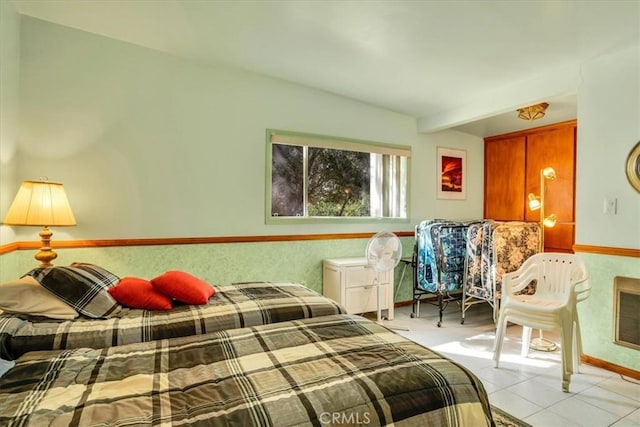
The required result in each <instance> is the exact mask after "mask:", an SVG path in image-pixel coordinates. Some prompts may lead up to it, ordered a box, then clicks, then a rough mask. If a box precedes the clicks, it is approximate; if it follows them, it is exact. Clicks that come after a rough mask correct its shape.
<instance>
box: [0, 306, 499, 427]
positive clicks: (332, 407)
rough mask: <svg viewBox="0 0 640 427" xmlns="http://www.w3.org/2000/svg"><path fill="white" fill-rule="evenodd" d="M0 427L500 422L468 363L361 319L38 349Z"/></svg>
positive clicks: (7, 380) (12, 390) (27, 359)
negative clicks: (89, 346) (464, 364)
mask: <svg viewBox="0 0 640 427" xmlns="http://www.w3.org/2000/svg"><path fill="white" fill-rule="evenodd" d="M0 402H2V405H0V425H8V426H12V425H16V426H19V425H26V424H34V425H50V424H55V425H74V426H76V425H80V426H90V425H101V426H106V425H154V426H155V425H189V426H198V425H202V426H217V425H221V426H222V425H225V426H226V425H234V426H275V427H283V426H307V425H315V426H322V425H336V424H339V425H354V424H361V425H372V426H375V425H390V424H393V425H395V426H404V425H413V426H474V427H475V426H483V425H493V420H492V416H491V411H490V409H489V403H488V398H487V395H486V393H485V390H484V388H483V386H482V384H481V383H480V381H479V380H478V379H477V378H476V377H475V376H474V375H473V374H472V373H470V372H469V371H467V370H466V369H465V368H463V367H461V366H459V365H457V364H456V363H454V362H452V361H450V360H448V359H445V358H443V357H442V356H440V355H438V354H437V353H434V352H433V351H431V350H429V349H427V348H425V347H422V346H420V345H418V344H416V343H414V342H412V341H409V340H408V339H406V338H404V337H402V336H400V335H398V334H396V333H394V332H392V331H389V330H388V329H386V328H385V327H383V326H380V325H379V324H377V323H374V322H372V321H369V320H367V319H365V318H362V317H359V316H351V315H335V316H326V317H317V318H313V319H305V320H296V321H291V322H284V323H280V324H271V325H263V326H257V327H253V328H244V329H234V330H228V331H220V332H217V333H214V334H207V335H201V336H192V337H182V338H173V339H169V340H160V341H155V342H148V343H141V344H133V345H126V346H119V347H110V348H106V349H101V350H92V349H75V350H62V351H49V352H34V353H29V354H27V355H25V356H23V357H21V358H20V359H19V360H18V361H17V362H16V365H15V366H14V367H13V368H12V369H11V370H9V371H8V372H7V373H6V374H5V375H4V376H3V377H2V378H0Z"/></svg>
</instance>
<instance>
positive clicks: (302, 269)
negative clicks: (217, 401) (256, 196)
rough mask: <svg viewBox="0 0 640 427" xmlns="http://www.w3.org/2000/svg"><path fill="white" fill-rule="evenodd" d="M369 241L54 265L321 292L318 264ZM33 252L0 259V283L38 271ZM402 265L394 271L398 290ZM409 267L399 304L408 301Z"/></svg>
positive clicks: (407, 246) (113, 253) (103, 256)
mask: <svg viewBox="0 0 640 427" xmlns="http://www.w3.org/2000/svg"><path fill="white" fill-rule="evenodd" d="M401 240H402V245H403V255H404V256H407V257H410V256H411V254H412V251H413V242H414V239H413V237H403V238H402V239H401ZM367 242H368V239H340V240H306V241H293V242H271V243H221V244H194V245H171V246H127V247H106V248H79V249H58V250H57V251H56V252H57V253H58V258H57V259H56V260H55V264H56V265H68V264H71V263H72V262H91V263H95V264H98V265H101V266H103V267H105V268H107V269H108V270H109V271H112V272H113V273H115V274H117V275H119V276H120V277H125V276H134V277H142V278H146V279H152V278H153V277H156V276H158V275H160V274H162V273H163V272H165V271H167V270H183V271H188V272H190V273H192V274H194V275H196V276H198V277H201V278H202V279H204V280H206V281H208V282H209V283H212V284H214V285H227V284H230V283H233V282H247V281H273V282H297V283H303V284H305V285H307V286H308V287H309V288H311V289H314V290H316V291H318V292H320V293H321V292H322V260H323V259H326V258H338V257H354V256H364V253H365V248H366V246H367ZM33 255H34V252H33V251H26V250H24V251H16V252H12V253H10V254H7V255H4V256H2V257H0V281H2V282H4V281H8V280H11V279H13V278H15V277H19V276H21V275H22V274H24V273H26V272H28V271H29V270H31V269H32V268H35V267H37V261H36V260H35V259H33ZM401 266H402V264H400V265H399V267H398V268H396V280H395V282H394V283H395V284H396V286H399V280H400V275H401V273H402V268H401ZM411 288H412V283H411V269H410V268H408V269H407V272H406V274H405V279H404V281H403V284H402V286H401V289H400V292H399V293H398V299H397V300H398V301H409V300H411Z"/></svg>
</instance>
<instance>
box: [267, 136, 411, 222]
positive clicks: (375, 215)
mask: <svg viewBox="0 0 640 427" xmlns="http://www.w3.org/2000/svg"><path fill="white" fill-rule="evenodd" d="M273 142H276V143H278V144H290V145H296V146H302V147H304V151H305V156H304V157H305V158H306V151H307V147H317V148H332V149H338V150H352V151H358V152H368V153H371V154H373V155H374V157H375V160H374V159H373V158H372V162H371V177H372V178H371V191H370V207H371V213H372V214H371V216H361V217H356V216H344V217H343V216H308V215H307V194H306V193H307V192H306V191H305V192H304V195H303V199H304V200H303V203H304V215H303V216H272V215H271V197H272V194H271V191H272V182H271V179H272V172H273V170H272V166H273V164H272V153H273V151H272V143H273ZM380 154H382V155H391V156H392V157H391V158H390V157H389V156H385V157H383V156H380ZM383 158H384V159H387V161H386V164H385V165H383V164H382V163H383V162H384V161H383ZM390 159H395V161H390ZM410 160H411V147H409V146H404V145H393V144H384V143H379V142H371V141H363V140H356V139H348V138H340V137H333V136H324V135H314V134H308V133H300V132H292V131H285V130H276V129H267V132H266V179H265V182H266V186H265V187H266V192H265V202H266V203H265V220H266V223H267V224H291V223H314V222H318V223H322V222H336V223H337V222H339V223H345V222H372V221H376V222H379V221H383V222H390V223H408V222H409V197H408V195H409V194H410V192H409V176H410ZM374 162H376V163H378V165H377V166H376V165H374ZM378 171H379V173H378ZM383 174H386V175H387V176H391V175H395V179H399V180H404V188H403V189H402V188H401V189H400V190H399V191H398V190H396V189H395V188H386V189H382V188H381V187H382V186H383V182H388V180H384V179H383V176H382V175H383ZM307 178H308V171H307V165H306V160H305V164H304V178H303V179H304V180H305V181H306V180H307ZM304 185H305V187H306V183H305V184H304ZM383 191H386V192H387V196H386V199H387V200H389V199H393V200H395V203H394V204H393V205H390V206H387V207H385V206H384V202H383V199H384V198H383V197H381V194H382V192H383ZM385 214H386V215H390V214H391V215H397V216H384V215H385Z"/></svg>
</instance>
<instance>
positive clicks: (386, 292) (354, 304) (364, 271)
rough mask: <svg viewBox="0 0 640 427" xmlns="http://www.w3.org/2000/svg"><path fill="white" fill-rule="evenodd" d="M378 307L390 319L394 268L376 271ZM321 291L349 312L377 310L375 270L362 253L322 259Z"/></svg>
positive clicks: (391, 315)
mask: <svg viewBox="0 0 640 427" xmlns="http://www.w3.org/2000/svg"><path fill="white" fill-rule="evenodd" d="M377 280H378V283H379V286H380V310H387V316H386V317H387V319H389V320H392V319H393V270H392V271H385V272H380V273H377ZM322 293H323V295H324V296H326V297H327V298H331V299H332V300H334V301H335V302H337V303H338V304H340V305H342V306H343V307H344V308H345V309H346V310H347V313H349V314H360V313H367V312H372V311H375V312H377V311H378V303H377V301H378V300H377V289H376V271H375V270H374V269H373V267H371V266H370V265H368V264H367V259H366V258H364V257H354V258H334V259H325V260H324V262H323V268H322Z"/></svg>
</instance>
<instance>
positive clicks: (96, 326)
mask: <svg viewBox="0 0 640 427" xmlns="http://www.w3.org/2000/svg"><path fill="white" fill-rule="evenodd" d="M214 288H215V290H216V293H215V295H214V296H212V297H211V298H210V299H209V300H208V302H207V303H206V304H204V305H177V306H175V307H173V308H172V309H171V310H169V311H155V310H139V309H126V308H122V309H121V311H120V312H119V313H118V315H117V316H115V317H111V318H108V319H93V318H88V317H84V316H81V317H77V318H75V319H72V320H54V319H49V318H44V317H34V316H25V315H21V314H1V315H0V358H2V359H5V360H14V359H16V358H18V357H19V356H21V355H22V354H24V353H26V352H29V351H36V350H58V349H72V348H80V347H90V348H103V347H111V346H118V345H123V344H130V343H137V342H146V341H152V340H157V339H163V338H172V337H181V336H188V335H197V334H205V333H208V332H215V331H220V330H225V329H233V328H242V327H246V326H255V325H262V324H268V323H275V322H282V321H287V320H296V319H303V318H310V317H316V316H325V315H332V314H338V313H346V311H345V310H344V309H343V308H342V307H341V306H340V305H338V304H337V303H335V302H334V301H332V300H330V299H328V298H326V297H323V296H322V295H320V294H318V293H317V292H315V291H313V290H311V289H309V288H307V287H305V286H303V285H301V284H296V283H269V282H252V283H235V284H233V285H229V286H221V287H215V286H214Z"/></svg>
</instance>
